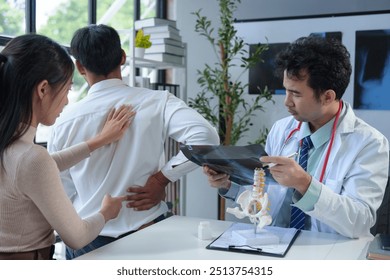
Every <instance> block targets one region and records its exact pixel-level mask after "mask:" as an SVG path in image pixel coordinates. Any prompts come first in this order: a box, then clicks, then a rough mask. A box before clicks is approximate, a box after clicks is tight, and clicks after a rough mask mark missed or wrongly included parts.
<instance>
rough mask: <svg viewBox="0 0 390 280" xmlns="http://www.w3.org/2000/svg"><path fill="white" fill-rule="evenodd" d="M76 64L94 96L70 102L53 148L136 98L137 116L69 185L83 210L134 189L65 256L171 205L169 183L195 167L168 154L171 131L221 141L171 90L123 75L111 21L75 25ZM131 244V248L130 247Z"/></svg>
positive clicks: (199, 141)
mask: <svg viewBox="0 0 390 280" xmlns="http://www.w3.org/2000/svg"><path fill="white" fill-rule="evenodd" d="M71 53H72V55H73V56H74V57H75V59H76V67H77V69H78V71H79V72H80V74H81V75H83V77H84V78H85V80H86V81H87V82H88V84H89V86H90V89H89V91H88V95H87V96H86V97H85V98H84V99H82V100H81V101H79V102H77V103H75V104H72V105H69V106H67V108H65V110H64V112H63V113H62V114H61V116H60V117H59V118H58V119H57V122H56V124H55V125H54V127H53V130H52V134H51V137H50V140H49V141H48V150H49V151H50V152H55V151H58V150H62V149H64V148H66V147H69V146H72V145H73V144H75V143H80V142H82V141H84V140H85V139H89V138H90V137H91V136H93V135H96V133H97V132H98V131H100V129H101V127H100V126H101V124H102V123H103V122H102V120H103V119H105V118H106V116H107V114H108V111H109V108H112V107H117V106H120V105H122V104H131V105H132V106H133V107H134V109H135V111H136V115H135V118H134V120H133V124H132V126H131V127H130V128H129V130H128V132H127V133H126V134H125V135H124V136H123V138H122V139H121V140H120V141H119V142H117V143H113V144H111V145H108V146H106V147H104V148H102V149H100V150H99V151H95V152H93V153H92V154H91V156H90V157H89V158H88V159H86V160H84V161H82V162H81V163H79V164H78V165H76V166H74V167H72V168H71V169H69V170H67V171H65V172H62V174H61V176H62V181H63V184H64V187H65V190H66V192H67V194H68V195H69V197H70V198H71V199H72V201H73V205H74V207H75V208H76V210H77V212H78V213H79V214H80V216H81V217H83V218H85V217H87V216H90V215H91V214H92V213H95V212H96V211H98V210H99V207H100V202H101V201H102V198H103V196H104V194H106V193H110V194H111V195H113V196H117V195H123V194H125V193H126V192H130V193H131V195H129V202H128V203H127V207H128V208H123V209H122V210H121V213H120V214H119V216H118V218H117V219H115V220H112V221H110V222H109V223H107V224H106V226H105V227H104V229H103V230H102V232H101V235H100V236H99V237H98V238H97V239H96V240H94V241H93V242H91V243H90V244H89V245H87V246H86V247H84V248H83V249H80V250H77V251H74V250H71V249H70V248H67V259H72V258H75V257H77V256H80V255H82V254H84V253H86V252H89V251H92V250H94V249H96V248H98V247H101V246H103V245H105V244H107V243H110V242H112V241H114V240H116V239H118V238H121V237H123V236H126V235H127V234H129V233H132V232H134V231H136V230H138V229H140V228H142V227H145V226H147V225H149V224H151V223H153V222H154V221H157V220H159V219H160V218H161V217H163V215H164V214H165V213H166V212H167V210H168V208H167V205H166V203H165V202H164V201H163V200H164V197H165V187H166V185H167V184H168V183H169V182H174V181H176V180H178V179H179V178H180V177H182V176H183V175H185V174H187V173H188V172H190V171H192V170H194V169H195V168H196V167H197V166H196V165H195V164H193V163H191V162H190V161H188V160H187V159H186V158H185V156H184V155H183V154H182V153H179V154H177V155H176V156H174V157H172V158H171V159H170V160H169V161H168V162H165V160H164V142H165V141H166V140H167V139H168V138H169V137H170V138H172V139H174V140H176V141H177V142H180V143H184V144H187V145H218V144H219V137H218V134H217V132H216V130H215V129H214V128H213V127H212V126H211V125H210V124H209V123H208V122H207V121H206V120H205V119H204V118H203V117H202V116H201V115H200V114H198V113H197V112H196V111H195V110H193V109H191V108H189V107H188V106H187V105H186V104H185V103H184V102H183V101H182V100H181V99H179V98H177V97H175V96H174V95H172V94H171V93H169V92H168V91H153V90H150V89H146V88H134V87H129V86H128V85H127V84H126V83H125V82H124V81H122V76H121V65H123V64H124V63H125V60H126V54H125V52H124V51H123V50H122V49H121V43H120V38H119V35H118V33H117V32H116V31H115V29H113V28H111V27H108V26H105V25H91V26H88V27H84V28H81V29H79V30H78V31H76V33H75V34H74V37H73V39H72V42H71ZM130 250H131V248H130Z"/></svg>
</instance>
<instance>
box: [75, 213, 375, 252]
mask: <svg viewBox="0 0 390 280" xmlns="http://www.w3.org/2000/svg"><path fill="white" fill-rule="evenodd" d="M204 220H205V219H200V218H190V217H182V216H173V217H170V218H168V219H165V220H163V221H161V222H159V223H157V224H154V225H152V226H149V227H147V228H145V229H143V230H141V231H138V232H136V233H133V234H131V235H128V236H126V237H124V238H122V239H119V240H117V241H115V242H113V243H111V244H108V245H106V246H103V247H101V248H99V249H97V250H94V251H92V252H90V253H88V254H85V255H83V256H81V257H79V258H77V259H78V260H97V259H100V260H131V259H133V260H177V259H181V260H210V259H215V260H237V259H238V260H239V259H243V260H245V259H248V260H254V259H280V258H275V257H267V256H262V255H253V254H244V253H237V252H225V251H217V250H208V249H206V248H205V247H206V246H207V245H208V244H209V243H210V242H211V241H212V240H207V241H203V240H199V239H198V237H197V229H198V224H199V222H200V221H204ZM231 223H232V222H228V221H218V220H210V224H211V229H212V232H213V237H217V236H219V235H220V234H221V233H222V232H224V231H225V230H226V229H227V228H228V227H229V226H230V225H231ZM371 240H372V238H370V237H367V238H360V239H348V238H344V237H342V236H340V235H336V234H328V233H319V232H310V231H302V232H301V233H300V234H299V236H298V238H297V239H296V240H295V242H294V244H293V245H292V247H291V248H290V250H289V251H288V253H287V255H286V256H285V257H284V258H283V259H298V260H302V259H306V260H309V259H313V260H321V259H328V260H339V259H346V260H354V259H365V253H366V250H367V247H368V242H369V241H371Z"/></svg>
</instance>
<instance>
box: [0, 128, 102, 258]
mask: <svg viewBox="0 0 390 280" xmlns="http://www.w3.org/2000/svg"><path fill="white" fill-rule="evenodd" d="M35 133H36V128H34V127H30V128H29V130H28V131H27V133H26V134H25V135H23V137H21V138H20V139H19V140H17V141H16V142H15V143H14V144H13V145H12V146H11V147H9V148H8V149H7V150H6V152H5V153H4V166H5V170H4V169H2V168H0V252H3V253H5V252H25V251H31V250H35V249H40V248H44V247H48V246H50V245H52V244H53V243H54V240H55V236H54V231H53V229H54V230H55V231H57V233H58V234H59V235H60V236H61V238H62V240H63V241H64V242H65V243H66V244H67V245H68V246H70V247H72V248H74V249H78V248H81V247H83V246H84V245H86V244H88V243H89V242H91V241H92V240H93V239H95V238H96V236H97V235H98V234H99V233H100V231H101V230H102V229H103V227H104V223H105V222H104V217H103V215H102V214H100V213H96V214H94V215H92V216H90V217H88V218H86V219H84V220H82V219H81V218H80V217H79V216H78V214H77V213H76V211H75V209H74V208H73V205H72V203H71V201H70V200H69V198H68V197H67V195H66V194H65V191H64V188H63V186H62V183H61V179H60V176H59V171H60V170H64V169H67V168H69V167H71V166H73V165H74V164H76V163H77V162H79V161H81V160H83V159H85V158H86V157H88V156H89V154H90V151H89V148H88V145H87V144H86V143H85V142H84V143H81V144H78V145H76V146H73V147H71V148H68V149H66V150H64V151H61V152H58V153H56V154H53V155H49V153H48V152H47V150H46V149H45V148H43V147H41V146H39V145H36V144H34V143H33V139H34V136H35ZM86 176H87V175H86Z"/></svg>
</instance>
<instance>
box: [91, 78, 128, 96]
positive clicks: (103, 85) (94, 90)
mask: <svg viewBox="0 0 390 280" xmlns="http://www.w3.org/2000/svg"><path fill="white" fill-rule="evenodd" d="M121 85H126V84H125V82H124V81H123V80H121V79H108V80H103V81H100V82H97V83H96V84H93V85H92V86H91V88H90V89H89V90H88V95H91V94H98V93H99V92H101V91H104V90H105V89H107V88H112V87H115V86H121Z"/></svg>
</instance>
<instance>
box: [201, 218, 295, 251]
mask: <svg viewBox="0 0 390 280" xmlns="http://www.w3.org/2000/svg"><path fill="white" fill-rule="evenodd" d="M253 227H254V225H253V224H246V223H233V224H232V225H231V226H230V227H229V228H228V229H227V230H226V231H225V232H223V233H222V234H221V235H220V236H219V237H217V238H216V239H215V240H214V241H213V242H211V243H210V244H209V245H207V246H206V249H210V250H221V251H227V252H238V253H246V254H255V255H264V256H270V257H279V258H283V257H285V256H286V254H287V252H288V251H289V250H290V248H291V246H292V245H293V243H294V241H295V240H296V239H297V237H298V235H299V233H300V232H301V231H300V230H299V229H296V228H282V227H276V226H266V227H264V229H265V230H267V231H269V232H272V233H274V234H276V235H278V236H279V239H280V242H279V244H268V245H261V246H253V245H252V246H248V245H245V244H242V243H239V242H237V241H235V240H234V238H232V231H234V230H248V229H252V230H253Z"/></svg>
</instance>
